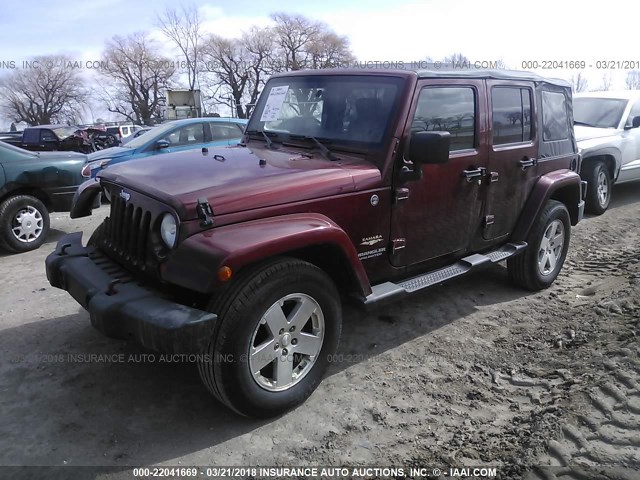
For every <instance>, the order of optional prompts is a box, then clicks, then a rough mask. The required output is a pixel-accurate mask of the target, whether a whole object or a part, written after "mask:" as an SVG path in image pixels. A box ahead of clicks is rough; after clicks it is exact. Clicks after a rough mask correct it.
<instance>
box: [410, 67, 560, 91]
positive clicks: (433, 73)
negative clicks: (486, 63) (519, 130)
mask: <svg viewBox="0 0 640 480" xmlns="http://www.w3.org/2000/svg"><path fill="white" fill-rule="evenodd" d="M416 73H417V75H418V78H491V79H495V80H528V81H532V82H536V83H550V84H552V85H557V86H558V87H564V88H571V85H570V84H569V82H567V81H566V80H562V79H560V78H546V77H541V76H540V75H538V74H535V73H532V72H524V71H521V70H473V69H464V70H462V69H460V70H418V71H417V72H416Z"/></svg>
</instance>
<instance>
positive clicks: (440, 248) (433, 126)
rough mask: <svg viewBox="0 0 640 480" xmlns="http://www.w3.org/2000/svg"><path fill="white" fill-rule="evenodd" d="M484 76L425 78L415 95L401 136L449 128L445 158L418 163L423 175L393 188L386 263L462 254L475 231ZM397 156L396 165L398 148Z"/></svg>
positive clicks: (481, 188) (482, 165)
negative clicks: (439, 160) (389, 260)
mask: <svg viewBox="0 0 640 480" xmlns="http://www.w3.org/2000/svg"><path fill="white" fill-rule="evenodd" d="M484 89H485V84H484V81H483V80H472V79H459V80H450V79H447V80H445V79H427V80H423V81H422V82H420V83H419V84H418V90H417V94H416V96H415V98H414V105H413V107H412V111H411V114H410V119H411V120H410V122H408V123H407V126H406V130H405V133H404V135H403V138H404V142H403V145H404V146H405V148H406V146H407V145H408V142H409V138H410V136H411V133H412V132H417V131H423V130H428V131H448V132H449V133H450V135H451V148H450V153H449V161H448V163H445V164H440V165H429V164H427V165H423V166H422V179H420V180H415V181H408V182H406V183H403V184H399V185H397V186H396V189H395V190H396V203H395V205H394V208H393V211H392V221H391V239H392V242H393V244H392V250H391V263H392V264H393V265H395V266H408V265H412V264H416V263H419V262H423V261H427V260H431V259H436V258H439V257H444V256H447V255H450V256H451V255H452V256H461V255H462V253H464V251H466V250H467V248H468V247H469V245H470V243H471V240H472V238H473V235H474V232H476V231H477V230H478V227H479V224H480V222H481V215H482V203H483V202H482V200H483V198H482V196H483V194H484V192H485V191H486V187H485V185H484V183H485V182H484V180H483V178H482V177H479V176H476V175H478V174H480V173H481V172H482V173H484V172H485V170H484V169H486V167H487V149H486V141H484V136H485V135H486V116H485V115H482V114H480V112H484V111H486V105H484V104H483V102H484V100H483V99H484V98H485V95H484ZM398 155H399V158H398V159H396V160H397V161H398V162H399V166H401V164H402V162H403V161H404V158H403V154H402V152H399V154H398Z"/></svg>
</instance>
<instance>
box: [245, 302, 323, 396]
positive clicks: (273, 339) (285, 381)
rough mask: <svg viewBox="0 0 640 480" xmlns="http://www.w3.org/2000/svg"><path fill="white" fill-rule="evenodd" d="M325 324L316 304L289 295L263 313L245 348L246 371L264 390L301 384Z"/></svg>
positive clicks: (320, 347)
mask: <svg viewBox="0 0 640 480" xmlns="http://www.w3.org/2000/svg"><path fill="white" fill-rule="evenodd" d="M324 332H325V323H324V316H323V314H322V309H321V307H320V305H319V304H318V302H317V301H316V300H315V299H314V298H312V297H310V296H309V295H306V294H304V293H293V294H290V295H287V296H285V297H283V298H281V299H280V300H278V301H277V302H275V303H274V304H273V305H272V306H271V307H269V309H267V311H266V312H265V313H264V315H263V316H262V318H261V319H260V322H259V323H258V326H257V327H256V329H255V331H254V333H253V337H252V338H251V343H250V346H249V356H248V358H249V369H250V371H251V375H252V376H253V379H254V380H255V382H256V383H257V384H258V385H259V386H260V387H262V388H264V389H265V390H269V391H274V392H277V391H283V390H287V389H289V388H291V387H293V386H294V385H295V384H297V383H298V382H299V381H300V380H302V379H303V378H304V377H305V375H307V373H309V371H310V370H311V369H312V367H313V365H314V364H315V362H316V360H317V358H318V354H319V353H320V350H321V349H322V344H323V341H324Z"/></svg>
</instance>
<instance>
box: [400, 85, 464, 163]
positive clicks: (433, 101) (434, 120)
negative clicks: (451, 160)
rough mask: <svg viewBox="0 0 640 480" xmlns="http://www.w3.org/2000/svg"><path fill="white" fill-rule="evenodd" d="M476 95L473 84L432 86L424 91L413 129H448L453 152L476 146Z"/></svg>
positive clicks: (416, 130)
mask: <svg viewBox="0 0 640 480" xmlns="http://www.w3.org/2000/svg"><path fill="white" fill-rule="evenodd" d="M475 125H476V96H475V91H474V89H473V88H470V87H428V88H424V89H423V90H422V91H421V92H420V97H419V98H418V106H417V107H416V113H415V115H414V117H413V123H412V124H411V132H412V133H413V132H421V131H446V132H449V133H450V134H451V148H450V151H452V152H453V151H456V150H468V149H471V148H474V147H475V144H476V140H475V136H476V132H475Z"/></svg>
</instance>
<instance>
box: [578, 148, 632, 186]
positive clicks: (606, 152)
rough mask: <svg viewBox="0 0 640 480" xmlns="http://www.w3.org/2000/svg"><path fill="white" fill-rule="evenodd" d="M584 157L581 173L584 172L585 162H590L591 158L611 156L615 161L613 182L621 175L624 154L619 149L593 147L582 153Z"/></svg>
mask: <svg viewBox="0 0 640 480" xmlns="http://www.w3.org/2000/svg"><path fill="white" fill-rule="evenodd" d="M580 154H581V155H582V164H581V166H580V171H582V167H583V166H584V162H585V161H588V160H589V159H590V158H591V157H599V156H610V157H613V161H614V162H615V165H614V167H613V169H614V171H613V176H612V178H613V180H614V181H615V180H617V179H618V175H619V174H620V168H621V167H622V152H620V149H618V148H617V147H598V146H595V147H592V148H585V149H584V150H582V151H581V152H580Z"/></svg>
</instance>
